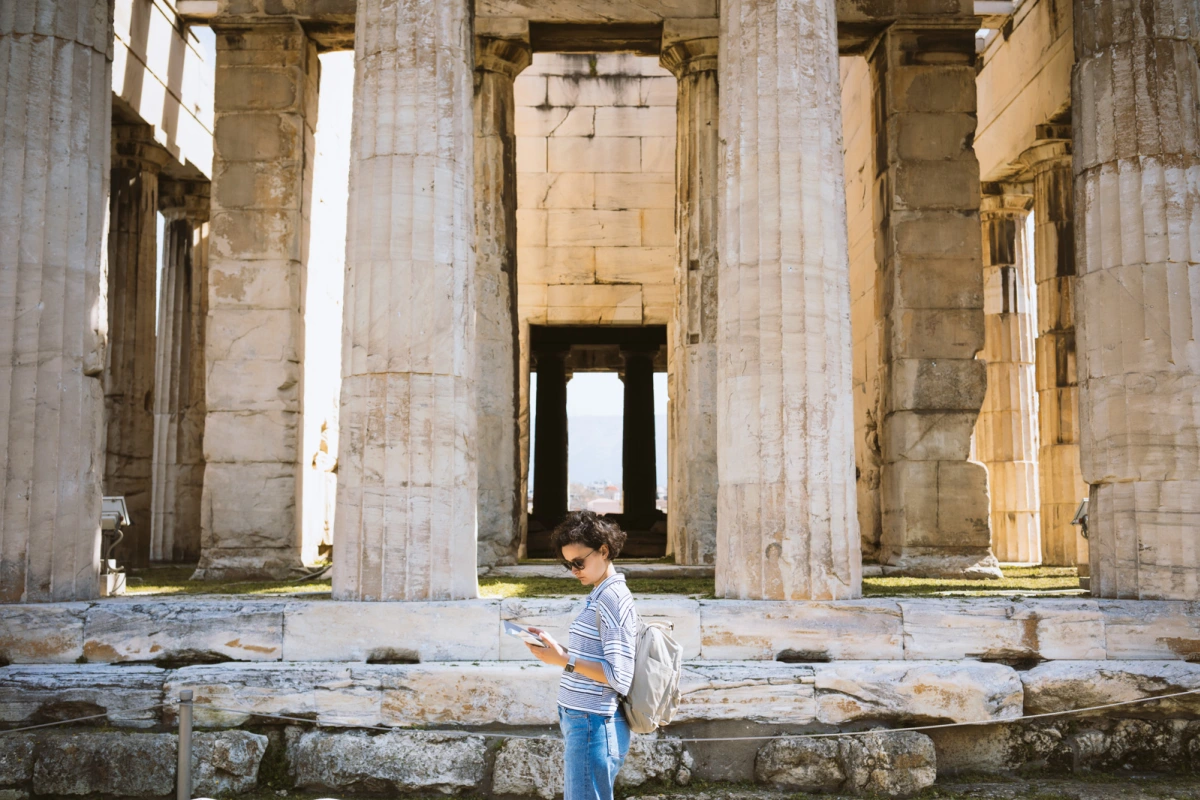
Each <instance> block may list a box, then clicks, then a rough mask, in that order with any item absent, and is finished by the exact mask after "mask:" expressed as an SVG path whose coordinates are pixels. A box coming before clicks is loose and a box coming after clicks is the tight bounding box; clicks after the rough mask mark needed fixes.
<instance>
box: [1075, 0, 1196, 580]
mask: <svg viewBox="0 0 1200 800" xmlns="http://www.w3.org/2000/svg"><path fill="white" fill-rule="evenodd" d="M1075 28H1076V29H1075V57H1076V63H1075V68H1074V74H1073V85H1072V102H1073V108H1072V113H1073V115H1074V123H1075V124H1074V125H1073V131H1074V147H1075V154H1074V155H1075V158H1074V171H1075V208H1076V237H1075V241H1076V250H1077V253H1078V262H1077V263H1078V268H1079V275H1078V277H1077V278H1076V281H1075V289H1076V296H1075V312H1076V317H1075V320H1076V329H1077V343H1078V358H1079V361H1078V370H1079V410H1080V426H1079V427H1080V452H1081V461H1082V466H1083V477H1084V480H1085V481H1086V482H1087V483H1088V484H1089V485H1090V487H1091V503H1090V508H1089V517H1090V525H1089V534H1090V539H1089V543H1090V545H1091V569H1092V576H1091V588H1092V593H1093V594H1095V595H1098V596H1100V597H1128V598H1140V599H1176V600H1185V599H1186V600H1196V599H1198V598H1200V112H1198V110H1197V106H1196V98H1197V97H1198V96H1200V64H1198V63H1197V59H1196V50H1195V44H1196V40H1197V36H1198V35H1200V6H1197V4H1196V3H1195V2H1194V1H1193V0H1149V2H1144V3H1140V4H1137V3H1117V2H1112V0H1077V2H1076V3H1075Z"/></svg>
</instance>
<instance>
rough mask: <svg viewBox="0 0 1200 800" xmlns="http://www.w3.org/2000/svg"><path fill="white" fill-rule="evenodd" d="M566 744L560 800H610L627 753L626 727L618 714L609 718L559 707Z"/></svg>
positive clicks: (627, 733) (625, 723)
mask: <svg viewBox="0 0 1200 800" xmlns="http://www.w3.org/2000/svg"><path fill="white" fill-rule="evenodd" d="M558 724H559V727H561V728H562V733H563V740H564V741H565V742H566V764H565V767H566V769H565V776H564V777H565V783H564V786H563V800H612V796H613V782H614V781H616V779H617V772H618V771H619V770H620V769H621V764H623V763H624V762H625V754H626V753H628V752H629V723H628V722H626V721H625V717H624V716H623V715H622V714H621V712H620V711H617V713H616V714H615V715H613V716H611V717H602V716H600V715H599V714H589V713H588V712H586V711H576V710H574V709H571V708H563V707H562V706H559V707H558Z"/></svg>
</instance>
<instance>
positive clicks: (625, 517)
mask: <svg viewBox="0 0 1200 800" xmlns="http://www.w3.org/2000/svg"><path fill="white" fill-rule="evenodd" d="M656 352H657V348H656V349H654V350H651V349H638V348H630V349H623V350H622V351H621V355H622V357H623V358H624V361H625V377H624V383H625V386H624V389H625V392H624V401H625V402H624V411H623V417H622V426H621V495H622V497H623V498H624V504H623V507H622V514H621V517H622V521H623V525H624V527H625V529H626V530H632V531H647V530H649V529H650V526H651V525H653V524H654V517H655V514H654V510H655V501H656V500H657V499H658V491H657V488H658V469H657V464H656V463H655V460H656V459H655V452H654V448H655V441H654V356H655V354H656Z"/></svg>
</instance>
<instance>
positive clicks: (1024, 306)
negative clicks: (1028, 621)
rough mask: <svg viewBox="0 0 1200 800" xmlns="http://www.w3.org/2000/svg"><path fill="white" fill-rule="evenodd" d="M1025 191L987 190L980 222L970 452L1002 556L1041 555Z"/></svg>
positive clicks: (1030, 558) (1026, 559) (1031, 559)
mask: <svg viewBox="0 0 1200 800" xmlns="http://www.w3.org/2000/svg"><path fill="white" fill-rule="evenodd" d="M1030 200H1031V198H1029V197H1028V196H1026V195H1017V194H1011V193H1010V194H1004V193H998V194H987V195H984V197H983V201H982V205H981V206H980V209H979V218H980V222H981V224H982V226H983V313H984V330H985V333H984V346H983V354H982V357H983V360H984V361H985V362H986V363H987V394H986V395H985V397H984V399H983V409H982V411H980V413H979V420H978V422H976V423H975V455H976V458H977V459H978V460H979V461H981V462H982V463H983V465H984V466H985V467H987V473H988V497H989V500H990V504H991V506H990V507H991V528H992V551H993V552H994V553H995V554H996V558H998V559H999V560H1000V561H1013V562H1022V563H1037V562H1039V561H1040V560H1041V555H1042V552H1041V530H1040V525H1039V519H1038V461H1037V458H1038V448H1037V442H1038V438H1037V401H1036V393H1035V392H1034V347H1033V341H1034V334H1035V331H1036V320H1035V319H1034V314H1033V265H1032V264H1031V263H1030V261H1031V259H1030V258H1029V257H1028V253H1029V251H1030V249H1031V248H1029V247H1028V246H1027V242H1026V236H1025V233H1024V231H1025V220H1026V218H1027V217H1028V215H1029V205H1030Z"/></svg>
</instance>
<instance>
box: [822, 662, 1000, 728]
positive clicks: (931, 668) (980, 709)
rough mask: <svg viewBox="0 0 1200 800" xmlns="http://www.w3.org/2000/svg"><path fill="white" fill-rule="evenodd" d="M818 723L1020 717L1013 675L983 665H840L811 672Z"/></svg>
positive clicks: (935, 721) (893, 663)
mask: <svg viewBox="0 0 1200 800" xmlns="http://www.w3.org/2000/svg"><path fill="white" fill-rule="evenodd" d="M813 672H814V688H815V692H816V715H817V720H818V721H820V722H823V723H826V724H829V725H844V724H846V723H850V722H857V721H863V720H865V721H872V722H884V723H892V724H920V723H941V722H976V721H982V720H995V719H1015V718H1016V717H1019V716H1021V708H1022V697H1023V695H1022V687H1021V679H1020V677H1018V674H1017V672H1016V670H1014V669H1012V668H1010V667H1006V666H1004V665H1003V664H986V663H981V662H972V661H963V662H957V661H956V662H905V661H842V662H838V663H834V664H817V665H815V666H814V667H813Z"/></svg>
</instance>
